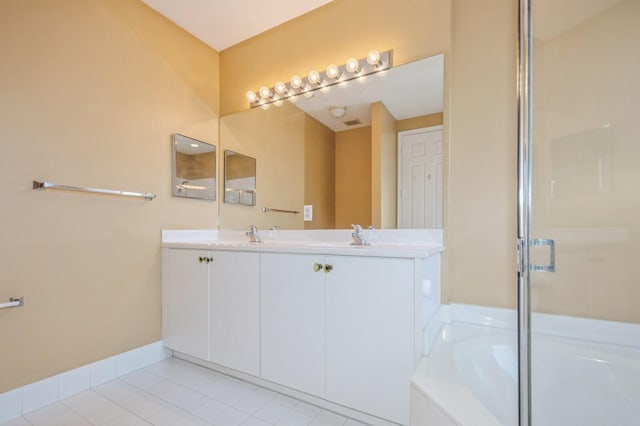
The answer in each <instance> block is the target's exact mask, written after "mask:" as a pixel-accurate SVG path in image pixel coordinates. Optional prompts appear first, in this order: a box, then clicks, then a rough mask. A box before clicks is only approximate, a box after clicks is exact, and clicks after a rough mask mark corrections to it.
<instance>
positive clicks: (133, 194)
mask: <svg viewBox="0 0 640 426" xmlns="http://www.w3.org/2000/svg"><path fill="white" fill-rule="evenodd" d="M47 188H52V189H64V190H65V191H81V192H93V193H97V194H107V195H122V196H124V197H139V198H144V199H145V200H147V201H151V200H153V199H154V198H156V194H151V193H148V192H146V193H145V192H129V191H118V190H114V189H100V188H85V187H82V186H71V185H61V184H59V183H51V182H38V181H37V180H34V181H33V189H39V190H41V191H44V190H45V189H47Z"/></svg>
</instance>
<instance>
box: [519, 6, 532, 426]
mask: <svg viewBox="0 0 640 426" xmlns="http://www.w3.org/2000/svg"><path fill="white" fill-rule="evenodd" d="M518 5H519V12H518V16H519V20H518V66H517V79H518V90H517V95H518V228H517V229H518V241H517V252H518V262H517V277H518V377H519V380H518V423H519V425H520V426H530V425H531V291H530V283H531V281H530V273H531V268H530V265H531V262H530V244H529V241H531V167H532V161H531V155H532V146H531V144H532V140H531V134H532V101H531V100H532V96H531V89H532V86H531V83H532V76H531V74H532V73H531V71H532V66H531V55H532V50H533V49H532V48H533V43H532V40H533V37H532V22H531V0H519V3H518Z"/></svg>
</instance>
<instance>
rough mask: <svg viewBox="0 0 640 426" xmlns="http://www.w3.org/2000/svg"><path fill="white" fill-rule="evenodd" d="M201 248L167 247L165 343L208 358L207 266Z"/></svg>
mask: <svg viewBox="0 0 640 426" xmlns="http://www.w3.org/2000/svg"><path fill="white" fill-rule="evenodd" d="M206 256H207V252H204V251H202V250H182V249H170V250H169V251H168V254H167V259H166V261H167V269H165V271H166V273H167V275H168V277H167V279H166V280H165V285H166V286H167V288H166V289H165V290H166V292H165V295H166V298H167V300H165V301H164V302H165V303H164V306H165V308H166V309H167V310H168V312H167V313H166V314H167V316H168V318H167V319H166V321H164V323H165V326H166V327H167V328H168V330H164V334H165V335H166V341H165V344H166V345H167V346H168V347H170V348H171V349H173V350H176V351H178V352H182V353H185V354H188V355H192V356H194V357H197V358H201V359H208V358H209V353H208V351H209V329H208V325H209V283H208V275H209V268H208V265H207V263H206V262H202V261H200V259H201V258H202V257H206Z"/></svg>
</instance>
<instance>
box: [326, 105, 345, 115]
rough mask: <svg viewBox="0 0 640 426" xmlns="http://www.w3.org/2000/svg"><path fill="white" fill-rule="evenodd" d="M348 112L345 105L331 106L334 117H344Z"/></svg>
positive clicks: (330, 110) (330, 111)
mask: <svg viewBox="0 0 640 426" xmlns="http://www.w3.org/2000/svg"><path fill="white" fill-rule="evenodd" d="M346 113H347V107H346V106H344V105H331V106H330V107H329V115H330V116H332V117H333V118H342V117H344V115H345V114H346Z"/></svg>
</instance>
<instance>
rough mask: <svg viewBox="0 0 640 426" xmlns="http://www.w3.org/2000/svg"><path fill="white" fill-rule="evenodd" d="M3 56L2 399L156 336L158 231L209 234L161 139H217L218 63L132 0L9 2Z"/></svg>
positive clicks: (206, 216)
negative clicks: (133, 194)
mask: <svg viewBox="0 0 640 426" xmlns="http://www.w3.org/2000/svg"><path fill="white" fill-rule="evenodd" d="M0 52H2V66H0V93H2V96H0V144H2V155H0V198H1V199H2V206H3V207H2V208H0V223H2V237H1V238H0V258H1V259H2V261H1V262H0V265H1V268H0V271H1V278H0V281H1V282H2V284H1V285H0V300H1V301H6V300H8V299H9V297H11V296H24V298H25V306H24V307H22V308H17V309H8V310H2V311H0V336H2V344H0V365H1V366H2V367H1V368H0V370H1V373H0V393H1V392H3V391H6V390H9V389H13V388H15V387H18V386H21V385H24V384H27V383H31V382H34V381H36V380H39V379H43V378H45V377H47V376H50V375H52V374H56V373H60V372H63V371H66V370H68V369H72V368H75V367H78V366H80V365H84V364H87V363H90V362H93V361H96V360H98V359H102V358H105V357H108V356H111V355H114V354H117V353H121V352H123V351H126V350H129V349H132V348H135V347H139V346H141V345H145V344H148V343H151V342H154V341H157V340H159V339H160V315H161V312H160V294H161V292H160V287H161V277H160V230H161V229H163V228H211V227H215V226H216V225H217V222H216V210H217V203H215V202H211V201H202V200H190V199H178V198H173V197H172V196H171V179H172V176H171V174H172V173H171V170H172V165H171V155H172V148H171V141H172V134H173V133H174V132H179V133H182V134H185V135H189V136H192V137H194V138H197V139H200V140H203V141H206V142H208V143H213V144H216V145H217V141H218V136H217V134H218V130H217V126H218V125H217V121H218V120H217V119H218V87H219V86H218V69H219V66H218V54H217V53H216V52H215V51H213V50H212V49H210V48H208V47H206V46H205V45H204V44H202V43H201V42H199V41H197V40H196V39H194V38H193V37H191V36H190V35H188V34H187V33H185V32H184V31H182V30H180V29H178V28H177V27H176V26H175V25H173V24H172V23H170V22H169V21H167V20H166V19H164V18H162V17H161V16H160V15H158V14H156V13H155V12H152V11H151V10H150V9H148V8H147V7H146V6H144V5H143V4H142V3H140V2H138V1H133V0H131V1H111V0H108V1H107V0H105V1H100V0H75V1H73V0H56V1H53V0H51V1H48V0H40V1H37V2H34V1H23V0H4V1H2V2H0ZM33 179H38V180H47V181H52V182H57V183H65V184H71V185H86V186H94V187H103V188H113V189H121V190H129V191H145V192H147V191H148V192H153V193H155V194H157V198H156V199H155V200H154V201H143V200H142V199H132V198H124V197H109V196H101V195H92V194H83V193H74V192H63V191H54V190H47V191H46V192H40V191H34V190H32V189H31V181H32V180H33Z"/></svg>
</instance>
